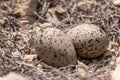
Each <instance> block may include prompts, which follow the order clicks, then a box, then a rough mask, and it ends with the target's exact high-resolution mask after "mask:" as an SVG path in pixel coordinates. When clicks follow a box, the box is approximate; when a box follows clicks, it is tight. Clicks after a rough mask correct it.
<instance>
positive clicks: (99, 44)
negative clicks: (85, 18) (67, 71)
mask: <svg viewBox="0 0 120 80" xmlns="http://www.w3.org/2000/svg"><path fill="white" fill-rule="evenodd" d="M70 33H72V34H70ZM66 34H67V35H68V36H69V37H70V39H71V41H72V43H73V44H74V46H75V49H76V53H77V55H78V56H80V57H82V58H96V57H99V56H100V55H101V54H103V52H104V51H105V50H106V47H107V46H108V37H107V35H106V33H105V32H104V31H103V30H102V29H101V28H99V27H98V26H96V25H93V24H81V25H78V26H76V27H74V28H72V29H70V30H69V31H68V32H67V33H66ZM74 36H78V37H74Z"/></svg>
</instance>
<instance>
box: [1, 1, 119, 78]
mask: <svg viewBox="0 0 120 80" xmlns="http://www.w3.org/2000/svg"><path fill="white" fill-rule="evenodd" d="M15 1H16V2H15ZM17 1H18V2H17ZM19 1H21V3H20V4H19V5H18V6H17V7H16V3H19ZM22 1H23V2H22ZM27 1H28V2H27ZM34 1H36V2H31V0H3V1H2V0H0V76H1V77H2V76H4V75H6V74H8V73H9V72H11V71H12V72H17V73H19V74H22V75H23V76H28V77H30V78H31V80H111V73H112V71H114V70H115V67H116V59H117V58H118V57H119V55H120V7H118V6H115V5H113V3H112V1H111V0H34ZM24 2H26V3H24ZM24 6H25V7H24ZM31 6H32V7H31ZM20 9H24V10H21V11H19V10H20ZM23 12H24V13H23ZM82 23H92V24H95V25H98V26H99V27H101V28H102V29H104V30H105V31H106V32H107V33H108V34H109V36H110V39H109V40H110V42H109V46H108V48H107V51H106V53H105V54H104V55H103V56H101V57H99V58H97V59H91V60H86V59H80V58H78V62H79V63H78V64H77V65H70V66H66V67H62V68H58V69H57V68H54V67H52V66H49V65H47V64H45V63H44V62H42V60H41V59H40V58H39V57H36V55H35V53H36V52H35V50H34V44H33V42H32V41H33V39H32V37H31V36H32V35H33V34H34V33H35V31H36V30H38V29H39V28H45V27H51V26H54V27H57V28H59V29H61V30H63V31H66V30H67V29H69V28H71V27H74V26H76V25H79V24H82ZM26 55H27V58H26ZM31 55H33V56H31ZM34 55H35V56H34ZM28 56H30V58H29V57H28Z"/></svg>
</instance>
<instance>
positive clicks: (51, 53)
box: [35, 28, 77, 67]
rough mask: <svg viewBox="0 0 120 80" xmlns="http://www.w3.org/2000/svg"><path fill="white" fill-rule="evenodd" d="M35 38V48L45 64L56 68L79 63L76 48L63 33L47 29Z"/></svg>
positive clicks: (39, 32) (38, 33)
mask: <svg viewBox="0 0 120 80" xmlns="http://www.w3.org/2000/svg"><path fill="white" fill-rule="evenodd" d="M35 36H36V38H35V48H36V50H37V52H38V55H39V56H40V58H41V59H42V60H43V61H44V62H45V63H47V64H49V65H51V66H54V67H63V66H68V65H75V64H76V63H77V59H76V52H75V48H74V46H73V44H72V42H71V40H70V39H69V38H68V37H67V36H66V34H64V33H63V31H61V30H59V29H56V28H45V29H41V30H40V31H38V32H37V34H36V35H35Z"/></svg>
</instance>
